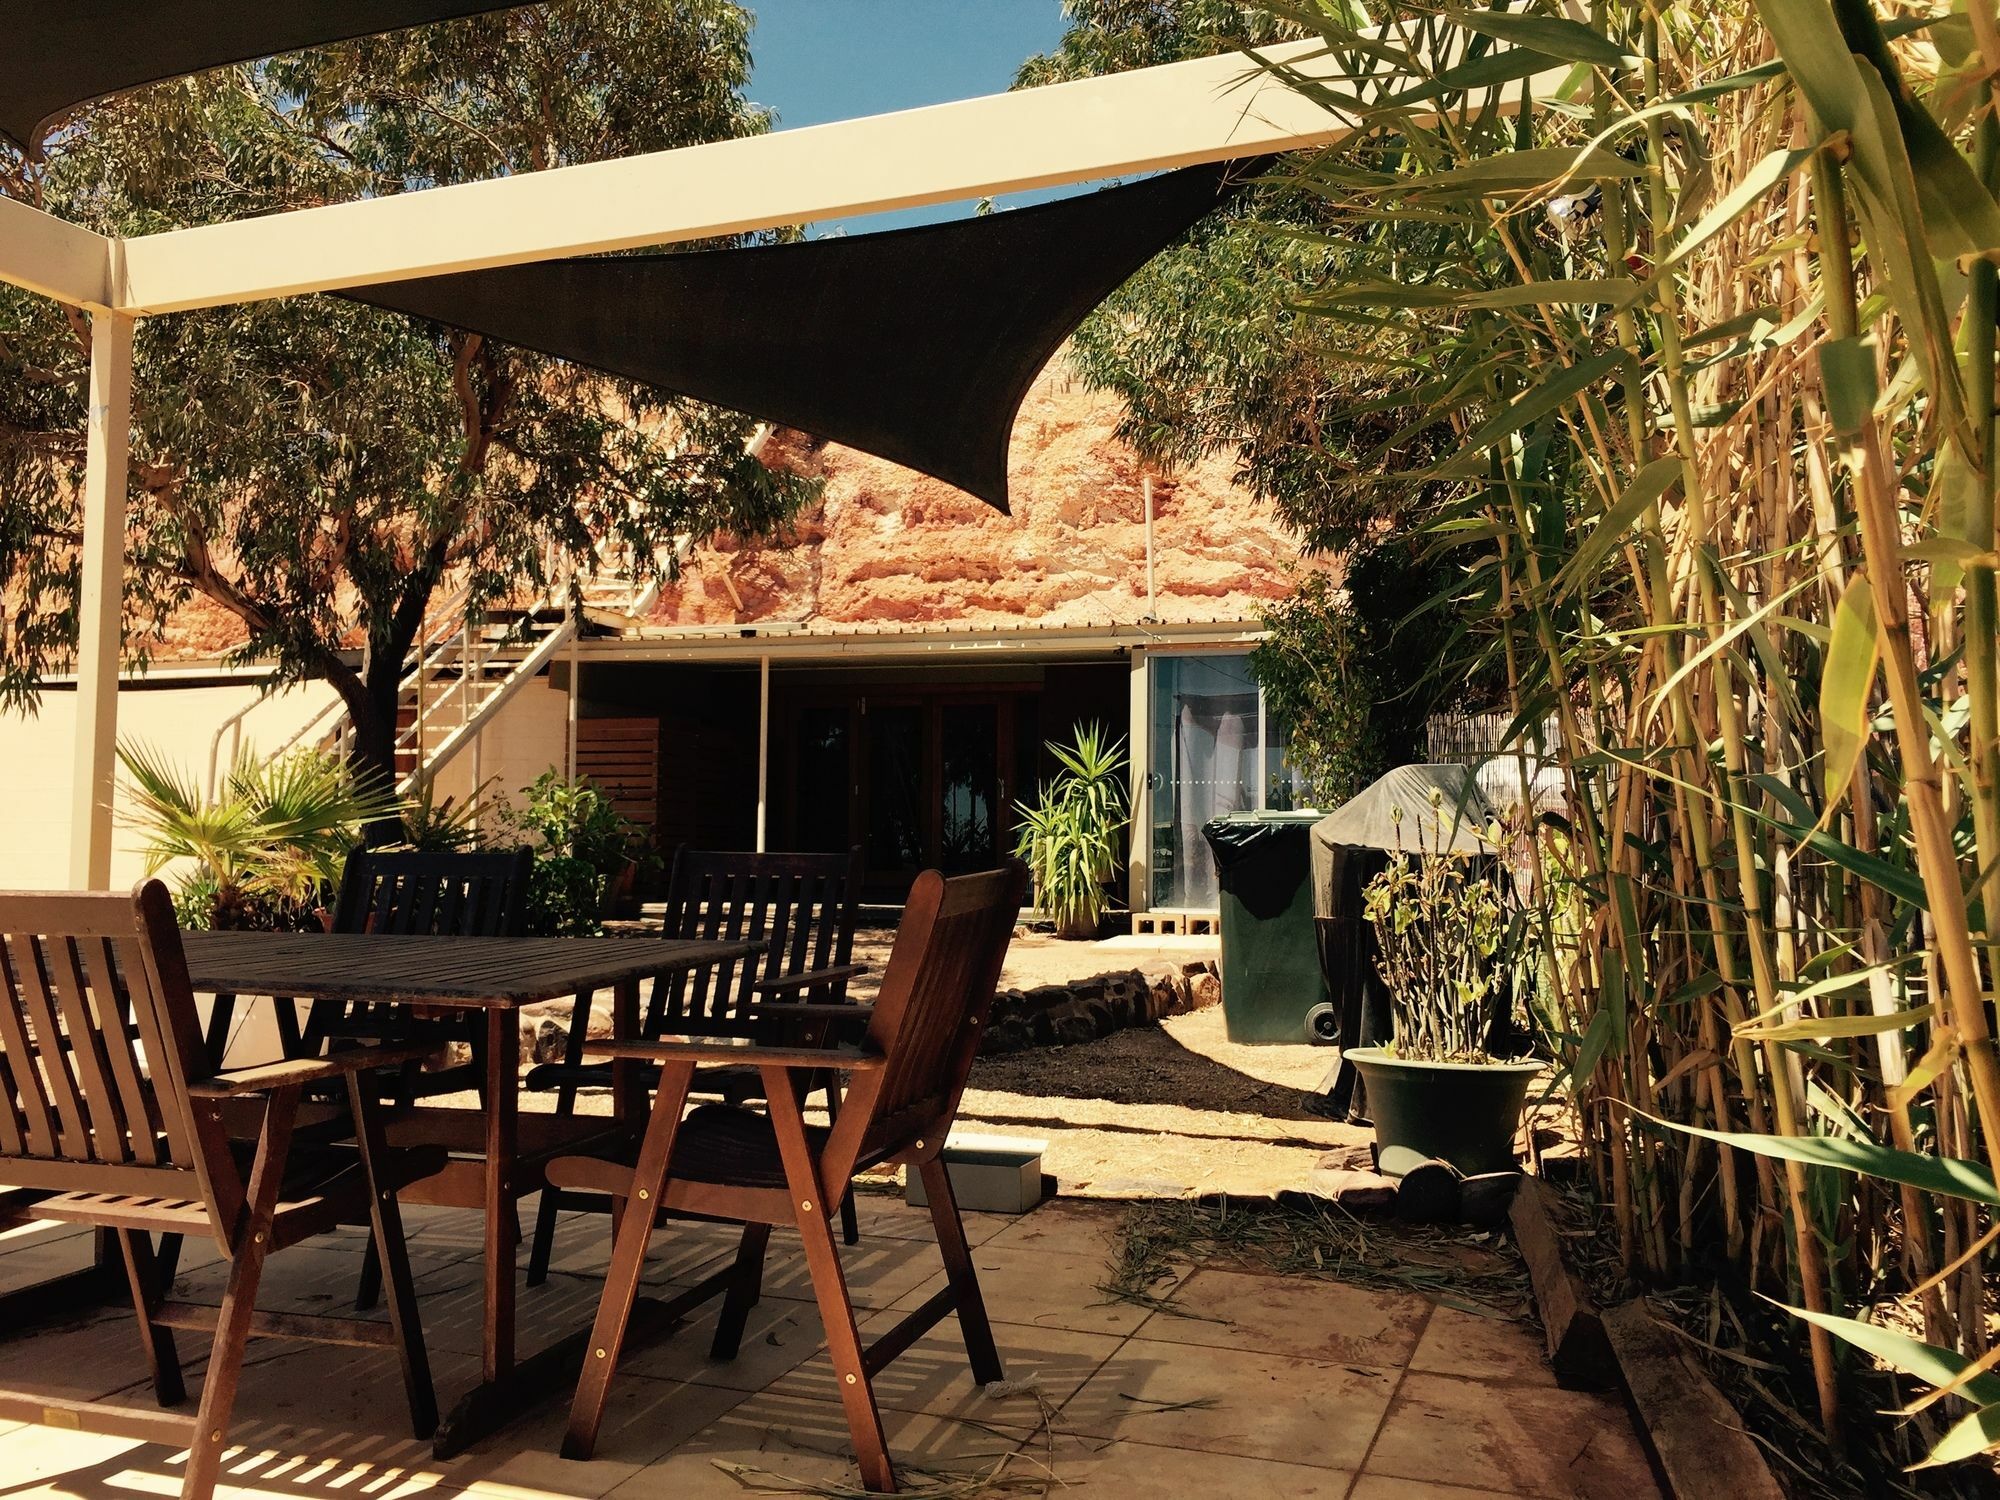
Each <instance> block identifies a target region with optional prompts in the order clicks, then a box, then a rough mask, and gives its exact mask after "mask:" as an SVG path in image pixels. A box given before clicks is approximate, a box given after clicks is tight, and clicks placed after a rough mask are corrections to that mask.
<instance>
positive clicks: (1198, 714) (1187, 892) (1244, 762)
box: [1173, 694, 1257, 910]
mask: <svg viewBox="0 0 2000 1500" xmlns="http://www.w3.org/2000/svg"><path fill="white" fill-rule="evenodd" d="M1240 703H1241V699H1240V697H1239V696H1237V695H1233V694H1232V695H1230V696H1229V697H1225V698H1218V697H1209V696H1203V697H1184V698H1182V699H1181V700H1180V712H1179V713H1178V714H1176V715H1175V717H1174V788H1173V790H1174V868H1175V869H1176V870H1178V871H1180V879H1179V882H1178V884H1179V886H1180V889H1179V890H1178V891H1177V892H1175V904H1176V905H1179V906H1187V907H1192V908H1194V909H1196V910H1200V909H1201V908H1204V907H1212V906H1214V905H1215V904H1216V903H1217V902H1218V901H1219V900H1220V899H1221V893H1220V891H1219V889H1218V887H1217V884H1216V873H1215V859H1214V856H1213V855H1211V854H1210V853H1209V849H1208V840H1206V839H1204V838H1203V837H1202V836H1201V828H1202V824H1204V823H1206V822H1208V820H1209V819H1211V818H1219V817H1221V816H1222V815H1223V814H1224V813H1232V812H1247V811H1249V810H1250V809H1251V808H1253V807H1255V806H1256V805H1257V798H1256V782H1255V780H1254V779H1253V778H1254V777H1255V776H1256V775H1257V722H1256V708H1255V705H1254V701H1253V703H1252V706H1251V707H1250V708H1249V709H1247V710H1245V709H1243V708H1242V707H1240V706H1238V705H1240ZM1224 705H1229V706H1227V707H1225V706H1224Z"/></svg>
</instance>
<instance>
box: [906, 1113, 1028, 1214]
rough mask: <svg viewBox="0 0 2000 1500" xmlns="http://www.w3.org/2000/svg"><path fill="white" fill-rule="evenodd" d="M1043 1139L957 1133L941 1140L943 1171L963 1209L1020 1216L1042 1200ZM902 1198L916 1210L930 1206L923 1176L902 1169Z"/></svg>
mask: <svg viewBox="0 0 2000 1500" xmlns="http://www.w3.org/2000/svg"><path fill="white" fill-rule="evenodd" d="M1048 1144H1049V1143H1048V1142H1047V1141H1037V1140H1029V1139H1025V1138H1023V1137H1021V1136H1010V1135H970V1134H968V1135H960V1134H957V1133H956V1132H954V1133H953V1134H952V1135H951V1136H949V1137H948V1138H947V1139H946V1140H945V1143H944V1164H945V1170H946V1171H948V1172H950V1173H951V1191H952V1196H954V1197H955V1198H957V1199H958V1206H959V1207H960V1208H961V1209H963V1210H966V1211H968V1212H975V1213H983V1214H1024V1213H1026V1212H1027V1211H1028V1210H1029V1209H1031V1208H1034V1207H1036V1206H1037V1205H1039V1204H1040V1203H1041V1201H1042V1197H1043V1193H1042V1153H1043V1152H1044V1151H1046V1150H1047V1149H1048ZM903 1197H904V1200H905V1201H906V1202H908V1203H909V1204H911V1205H912V1206H913V1207H916V1208H924V1207H927V1206H929V1204H930V1197H929V1195H928V1194H926V1193H925V1192H924V1179H923V1176H922V1174H920V1173H918V1172H915V1171H911V1172H909V1173H907V1175H906V1179H905V1186H904V1189H903Z"/></svg>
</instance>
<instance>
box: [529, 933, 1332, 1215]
mask: <svg viewBox="0 0 2000 1500" xmlns="http://www.w3.org/2000/svg"><path fill="white" fill-rule="evenodd" d="M893 937H894V934H893V932H892V931H890V930H888V929H868V930H865V931H863V932H862V933H860V934H858V935H857V937H856V941H855V955H854V956H855V960H856V961H857V962H860V963H866V964H869V965H870V966H871V971H872V972H871V975H870V977H869V978H868V979H866V980H863V981H861V982H859V983H857V984H856V985H854V986H853V988H852V994H853V997H854V998H855V999H857V1000H868V999H872V998H873V997H874V992H875V981H876V979H877V978H878V977H879V976H880V974H881V971H882V967H883V965H884V963H885V962H886V960H887V958H888V956H889V946H890V943H891V941H892V940H893ZM1217 952H1218V949H1217V944H1216V943H1215V941H1214V939H1181V940H1171V939H1170V940H1167V941H1165V942H1159V941H1135V940H1133V939H1131V938H1119V939H1113V940H1111V941H1108V942H1101V943H1074V942H1063V941H1061V940H1059V939H1057V938H1054V937H1051V936H1048V935H1046V934H1041V933H1023V934H1021V935H1019V936H1017V937H1016V938H1015V940H1014V943H1013V946H1012V947H1011V948H1010V949H1009V951H1008V956H1007V967H1006V969H1005V971H1004V972H1003V974H1002V976H1001V981H1000V982H1001V985H1002V987H1003V988H1007V989H1031V988H1033V987H1035V986H1037V985H1044V984H1055V983H1058V982H1063V981H1069V980H1075V979H1084V978H1090V977H1092V976H1095V975H1098V974H1105V973H1114V972H1118V971H1122V970H1127V969H1138V970H1140V971H1141V972H1142V973H1147V974H1155V973H1163V972H1171V971H1178V970H1179V968H1180V967H1181V966H1182V965H1183V964H1187V963H1193V962H1197V961H1200V960H1203V959H1210V960H1212V959H1214V958H1215V957H1216V956H1217ZM1331 1061H1332V1055H1331V1053H1329V1052H1328V1051H1327V1050H1325V1049H1323V1048H1318V1047H1310V1046H1296V1047H1295V1046H1256V1047H1246V1046H1240V1045H1237V1044H1234V1043H1231V1042H1230V1041H1229V1040H1227V1038H1226V1037H1225V1036H1224V1031H1223V1013H1222V1007H1220V1006H1211V1007H1210V1008H1208V1009H1206V1010H1199V1011H1195V1012H1193V1013H1191V1014H1188V1015H1184V1016H1170V1017H1168V1018H1167V1019H1166V1020H1165V1021H1164V1022H1162V1023H1161V1024H1159V1025H1157V1026H1141V1027H1133V1028H1130V1029H1128V1030H1125V1031H1121V1032H1117V1033H1114V1034H1113V1035H1111V1036H1108V1037H1103V1038H1100V1039H1099V1040H1097V1041H1094V1042H1086V1043H1083V1044H1082V1045H1079V1046H1072V1047H1036V1048H1031V1049H1030V1050H1028V1051H1025V1052H1013V1053H1007V1054H1004V1055H1001V1056H996V1057H985V1058H981V1059H980V1060H979V1062H978V1063H977V1064H976V1065H975V1066H974V1068H973V1072H972V1079H971V1082H970V1085H969V1086H968V1088H967V1090H966V1093H965V1098H964V1101H963V1103H962V1104H961V1106H960V1109H959V1120H958V1128H959V1129H960V1130H961V1131H974V1132H978V1133H980V1134H990V1135H1009V1136H1017V1137H1025V1138H1029V1139H1035V1140H1044V1141H1046V1142H1047V1143H1048V1144H1047V1148H1046V1150H1045V1152H1044V1154H1043V1159H1042V1168H1043V1171H1044V1172H1046V1173H1049V1174H1051V1175H1053V1176H1054V1177H1055V1178H1056V1181H1057V1183H1058V1185H1059V1187H1060V1190H1061V1191H1062V1192H1063V1193H1064V1194H1065V1195H1068V1196H1075V1197H1097V1198H1135V1197H1160V1196H1166V1197H1181V1196H1188V1195H1193V1194H1197V1193H1229V1194H1232V1195H1243V1196H1262V1195H1267V1194H1273V1193H1277V1192H1283V1191H1289V1190H1304V1189H1306V1188H1308V1187H1309V1186H1310V1178H1311V1173H1312V1171H1313V1169H1314V1168H1315V1167H1316V1166H1317V1165H1318V1164H1319V1161H1320V1158H1321V1157H1322V1156H1324V1155H1326V1154H1327V1153H1328V1152H1330V1151H1336V1150H1340V1149H1342V1148H1356V1147H1365V1145H1366V1143H1367V1142H1368V1141H1369V1140H1370V1139H1371V1138H1372V1132H1370V1131H1367V1130H1365V1129H1360V1128H1357V1127H1354V1126H1350V1125H1342V1124H1336V1123H1335V1122H1333V1121H1331V1120H1327V1119H1324V1118H1322V1117H1320V1116H1317V1115H1314V1114H1312V1113H1310V1112H1309V1111H1307V1110H1306V1109H1304V1108H1303V1107H1302V1106H1301V1102H1300V1096H1301V1093H1302V1092H1305V1091H1311V1090H1314V1089H1316V1088H1317V1087H1318V1085H1319V1084H1320V1081H1321V1080H1322V1079H1323V1078H1324V1077H1325V1075H1326V1073H1327V1070H1328V1067H1329V1065H1330V1063H1331ZM522 1103H523V1107H524V1108H527V1109H547V1108H550V1107H551V1105H552V1103H553V1099H552V1096H550V1095H547V1094H526V1095H524V1096H523V1099H522ZM583 1107H584V1108H585V1109H586V1110H587V1111H594V1110H599V1109H605V1108H608V1104H607V1101H606V1100H604V1099H602V1098H591V1097H588V1096H586V1098H585V1099H584V1101H583Z"/></svg>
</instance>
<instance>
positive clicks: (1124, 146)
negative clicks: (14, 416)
mask: <svg viewBox="0 0 2000 1500" xmlns="http://www.w3.org/2000/svg"><path fill="white" fill-rule="evenodd" d="M1323 51H1324V48H1323V44H1321V43H1319V42H1316V41H1309V42H1294V43H1291V44H1288V45H1286V46H1283V47H1274V48H1272V49H1270V51H1269V53H1268V56H1269V57H1270V59H1271V60H1272V61H1274V62H1287V63H1290V64H1292V65H1294V66H1297V67H1298V68H1299V69H1300V71H1301V72H1303V73H1305V74H1307V75H1309V76H1312V75H1319V74H1325V75H1329V76H1330V75H1331V74H1332V73H1334V72H1335V71H1336V69H1337V66H1338V65H1337V63H1336V62H1335V60H1334V59H1332V58H1330V57H1326V56H1321V55H1319V54H1321V53H1323ZM1350 128H1351V122H1349V121H1347V120H1345V119H1343V118H1342V117H1340V116H1339V115H1336V114H1332V113H1330V112H1328V111H1327V110H1326V109H1325V108H1324V107H1323V106H1321V105H1320V104H1318V103H1315V102H1314V101H1313V100H1312V99H1310V98H1307V97H1306V96H1304V95H1303V94H1301V93H1299V92H1297V91H1295V90H1293V89H1292V88H1289V87H1288V86H1286V84H1284V83H1283V82H1282V81H1280V80H1279V79H1277V78H1275V77H1273V76H1272V75H1271V74H1269V73H1267V72H1265V71H1264V70H1263V69H1262V68H1261V67H1260V66H1259V65H1258V64H1257V63H1256V62H1255V61H1253V60H1252V59H1250V58H1248V57H1245V56H1243V55H1241V54H1236V53H1231V54H1226V55H1223V56H1219V57H1207V58H1200V59H1196V60H1194V61H1191V62H1183V63H1172V64H1167V65H1165V66H1161V67H1153V68H1140V69H1136V70H1134V71H1132V72H1129V73H1119V74H1114V75H1112V76H1110V77H1106V78H1090V79H1082V80H1079V81H1076V82H1073V83H1059V84H1051V85H1048V86H1046V87H1043V88H1034V89H1021V90H1017V91H1015V92H1013V93H1008V94H993V95H988V96H986V97H983V98H977V99H966V100H961V101H958V102H956V103H951V104H938V105H932V106H930V107H928V108H925V109H913V110H903V111H899V112H897V113H894V114H886V115H872V116H868V117H866V118H863V119H858V120H843V121H840V122H838V123H836V124H831V125H817V126H813V127H810V128H808V129H801V130H787V131H780V132H777V133H775V134H771V135H762V136H752V137H748V138H746V139H742V140H732V141H719V142H715V143H713V144H710V145H703V146H690V147H685V148H682V149H680V150H677V151H661V152H654V153H652V154H650V155H646V156H637V157H627V158H624V159H622V160H619V161H607V162H593V163H589V164H587V165H583V166H575V167H563V168H558V169H554V170H551V171H546V172H535V173H532V174H523V175H520V176H514V177H502V178H494V179H490V180H487V181H482V182H473V183H464V184H461V185H458V186H455V187H444V188H431V189H427V190H424V191H421V192H414V193H401V194H396V195H394V196H390V197H383V198H371V199H366V200H362V201H359V202H353V203H341V204H334V205H330V206H328V207H325V208H314V209H305V210H301V211H298V212H294V213H287V214H274V215H271V216H269V217H267V218H258V219H246V220H237V221H235V222H232V223H227V224H214V225H208V226H205V227H203V228H199V229H181V230H174V231H171V232H168V233H164V234H154V235H145V236H142V237H140V238H137V239H131V240H127V241H125V242H124V249H125V263H124V267H123V285H122V288H121V289H120V295H119V306H120V308H121V309H122V310H124V311H127V312H131V313H135V314H140V315H145V314H153V313H165V312H177V311H181V310H184V309H187V308H194V307H212V306H217V305H220V304H223V303H233V302H252V301H259V300H262V299H264V298H269V297H284V296H292V295H295V294H298V293H303V292H322V291H334V290H338V289H340V288H343V287H353V286H367V285H371V284H377V283H381V282H391V281H404V280H409V279H411V278H414V277H419V276H431V275H438V274H441V273H445V272H450V271H466V270H476V269H479V268H482V267H487V266H503V265H517V264H520V263H522V262H526V261H534V260H545V259H548V258H550V257H552V256H558V255H579V254H588V253H593V252H598V251H607V250H628V249H633V248H636V247H638V246H642V245H664V244H671V243H675V242H678V241H683V240H696V239H705V238H709V237H712V236H719V235H729V234H740V233H744V232H747V231H750V230H756V229H771V228H776V227H778V226H780V225H787V224H803V223H807V222H810V221H813V220H822V219H833V218H843V217H848V216H852V215H858V214H869V213H878V212H882V211H886V210H890V209H900V208H915V207H921V206H924V205H927V204H933V203H948V202H954V201H958V200H963V199H968V198H980V197H985V196H988V195H991V194H997V193H1011V192H1022V191H1026V190H1028V189H1032V188H1043V187H1052V186H1056V185H1059V184H1063V183H1071V182H1087V181H1092V180H1094V179H1097V178H1103V177H1115V176H1120V175H1123V174H1125V173H1130V172H1140V171H1152V170H1156V169H1160V168H1168V167H1184V166H1191V165H1194V164H1195V163H1198V162H1209V161H1221V160H1225V159H1228V158H1232V157H1241V156H1253V155H1257V154H1259V153H1261V152H1265V151H1279V150H1290V149H1294V148H1296V147H1300V146H1309V145H1313V144H1316V143H1319V142H1323V141H1327V140H1331V139H1334V138H1336V137H1338V136H1340V135H1341V134H1343V133H1345V131H1346V130H1348V129H1350Z"/></svg>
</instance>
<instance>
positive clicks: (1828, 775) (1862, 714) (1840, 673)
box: [1819, 569, 1882, 811]
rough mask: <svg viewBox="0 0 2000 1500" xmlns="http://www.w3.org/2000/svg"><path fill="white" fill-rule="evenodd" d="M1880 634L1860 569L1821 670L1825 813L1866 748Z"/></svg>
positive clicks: (1842, 601) (1843, 598)
mask: <svg viewBox="0 0 2000 1500" xmlns="http://www.w3.org/2000/svg"><path fill="white" fill-rule="evenodd" d="M1881 654H1882V640H1881V631H1880V630H1879V629H1878V628H1877V625H1876V621H1875V596H1874V593H1873V592H1872V587H1871V585H1870V584H1869V582H1868V576H1867V575H1866V574H1865V573H1862V572H1861V571H1859V570H1858V569H1857V570H1856V571H1855V573H1854V575H1853V576H1852V577H1851V578H1850V579H1849V580H1848V584H1847V592H1846V593H1844V594H1842V595H1841V596H1840V604H1839V606H1838V607H1837V608H1836V609H1835V610H1834V614H1833V640H1832V641H1831V642H1830V643H1829V644H1828V646H1827V648H1826V660H1825V664H1824V665H1823V666H1822V668H1821V670H1820V679H1819V712H1820V731H1821V734H1822V736H1823V737H1824V739H1825V742H1826V754H1825V757H1824V759H1822V760H1821V762H1820V790H1821V792H1822V793H1823V794H1824V796H1825V798H1826V804H1827V807H1828V809H1829V811H1830V810H1831V809H1832V808H1834V807H1836V806H1838V805H1839V803H1840V800H1841V798H1843V797H1844V796H1846V795H1847V791H1848V788H1849V787H1850V786H1851V785H1852V784H1853V781H1854V768H1855V767H1856V766H1858V765H1860V764H1861V757H1862V755H1863V753H1864V752H1865V751H1866V750H1867V748H1868V735H1869V720H1868V695H1869V691H1870V689H1872V688H1873V686H1874V684H1875V667H1876V663H1877V662H1879V661H1880V660H1881Z"/></svg>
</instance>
